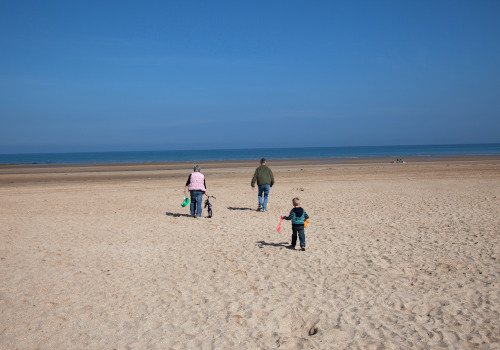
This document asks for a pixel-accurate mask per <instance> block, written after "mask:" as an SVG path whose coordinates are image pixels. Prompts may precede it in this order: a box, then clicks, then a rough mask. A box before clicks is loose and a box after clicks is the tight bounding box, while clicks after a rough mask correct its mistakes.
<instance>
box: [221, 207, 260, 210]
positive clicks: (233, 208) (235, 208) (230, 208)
mask: <svg viewBox="0 0 500 350" xmlns="http://www.w3.org/2000/svg"><path fill="white" fill-rule="evenodd" d="M227 209H229V210H255V209H252V208H238V207H227Z"/></svg>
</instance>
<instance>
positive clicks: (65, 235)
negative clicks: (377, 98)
mask: <svg viewBox="0 0 500 350" xmlns="http://www.w3.org/2000/svg"><path fill="white" fill-rule="evenodd" d="M269 165H270V166H271V167H272V169H273V170H274V173H275V177H276V185H275V186H274V187H273V188H272V190H271V195H270V210H269V212H268V213H262V212H256V211H255V208H256V204H257V198H256V192H253V191H252V190H251V189H250V186H249V183H250V179H251V177H252V174H253V169H254V168H255V164H247V163H241V164H233V165H227V164H226V165H223V164H220V163H219V164H218V165H217V164H215V165H214V164H211V165H207V167H205V168H207V169H206V170H205V171H204V173H205V174H206V177H207V185H208V189H209V192H210V194H213V195H215V196H216V197H217V199H216V200H214V201H213V204H214V211H215V216H214V218H212V219H207V218H202V219H193V218H191V217H188V215H187V214H188V209H187V208H181V206H180V203H181V201H182V189H183V186H184V183H185V181H186V178H187V176H188V174H189V170H190V169H189V167H188V166H187V165H186V168H184V166H179V165H177V166H170V167H162V166H160V165H155V166H147V165H142V166H136V167H134V166H125V167H122V168H120V167H117V166H115V167H107V168H102V167H101V168H95V167H94V168H93V167H88V168H65V167H31V168H28V167H5V166H4V167H3V168H0V348H1V349H272V348H284V349H344V348H349V349H407V348H416V349H439V348H457V349H467V348H479V349H493V348H500V288H499V277H500V263H499V259H500V244H499V233H500V232H499V231H500V216H499V213H500V201H499V199H500V159H495V158H494V157H493V158H490V159H475V160H474V159H473V160H460V159H451V160H447V161H444V162H418V163H411V162H410V163H408V164H383V163H376V162H375V163H364V164H354V163H352V162H351V163H350V164H333V163H330V164H328V163H323V164H321V162H319V163H311V162H309V163H308V162H304V164H303V165H300V162H298V163H297V162H295V163H293V164H288V165H287V163H285V162H280V163H274V164H273V162H271V163H270V164H269ZM202 166H203V164H202ZM295 196H299V197H301V199H302V201H303V206H304V208H305V209H306V210H307V212H308V214H309V215H310V217H311V219H310V221H311V223H310V224H309V226H308V227H307V229H306V240H307V250H306V251H305V252H301V251H299V250H296V251H292V250H290V249H287V248H286V247H285V246H286V245H287V244H289V242H290V235H291V225H290V222H284V223H283V228H282V230H281V232H280V233H277V232H276V225H277V224H278V221H279V216H280V215H281V214H287V213H288V212H289V210H290V209H291V199H292V198H293V197H295ZM204 214H205V212H204Z"/></svg>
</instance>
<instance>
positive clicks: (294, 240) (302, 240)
mask: <svg viewBox="0 0 500 350" xmlns="http://www.w3.org/2000/svg"><path fill="white" fill-rule="evenodd" d="M297 234H298V235H299V242H300V247H301V248H305V247H306V234H305V232H304V226H292V247H295V245H296V244H297Z"/></svg>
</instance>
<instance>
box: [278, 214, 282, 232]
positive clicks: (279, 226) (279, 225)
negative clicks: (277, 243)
mask: <svg viewBox="0 0 500 350" xmlns="http://www.w3.org/2000/svg"><path fill="white" fill-rule="evenodd" d="M282 222H283V215H281V219H280V223H279V224H278V227H276V231H278V232H280V230H281V223H282Z"/></svg>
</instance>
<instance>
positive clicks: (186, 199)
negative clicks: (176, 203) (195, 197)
mask: <svg viewBox="0 0 500 350" xmlns="http://www.w3.org/2000/svg"><path fill="white" fill-rule="evenodd" d="M188 204H189V198H188V197H186V196H184V200H183V201H182V204H181V207H183V208H184V207H185V206H186V205H188Z"/></svg>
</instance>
